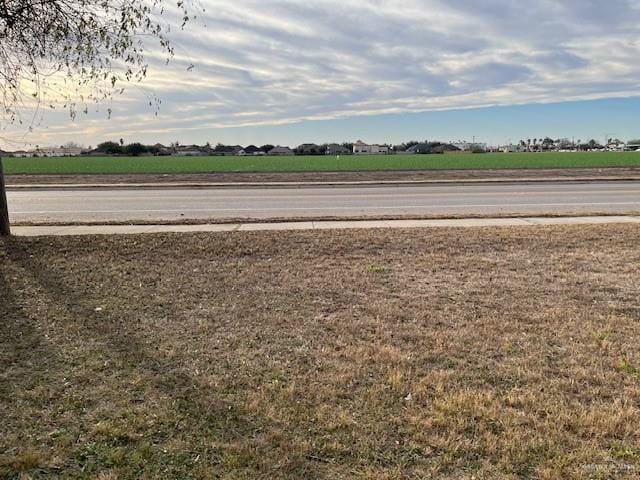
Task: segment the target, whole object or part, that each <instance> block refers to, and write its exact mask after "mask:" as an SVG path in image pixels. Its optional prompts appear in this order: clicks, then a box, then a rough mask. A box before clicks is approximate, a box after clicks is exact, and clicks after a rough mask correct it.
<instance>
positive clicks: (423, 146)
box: [404, 143, 431, 155]
mask: <svg viewBox="0 0 640 480" xmlns="http://www.w3.org/2000/svg"><path fill="white" fill-rule="evenodd" d="M404 153H406V154H408V155H414V154H416V153H431V145H429V144H428V143H417V144H415V145H412V146H411V147H409V148H407V149H406V150H405V152H404Z"/></svg>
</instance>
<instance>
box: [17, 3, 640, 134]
mask: <svg viewBox="0 0 640 480" xmlns="http://www.w3.org/2000/svg"><path fill="white" fill-rule="evenodd" d="M201 3H202V4H203V5H204V6H205V7H206V10H207V13H206V14H205V15H204V16H201V17H200V19H199V20H197V21H195V22H193V23H192V24H190V25H188V27H187V29H186V30H185V31H184V32H179V33H176V32H174V35H175V38H174V41H175V42H176V45H177V47H178V48H177V55H176V58H175V59H174V60H173V61H172V63H170V64H169V66H166V65H164V63H163V61H162V59H161V58H159V57H157V58H156V57H153V58H151V60H152V65H151V68H150V70H149V76H148V79H147V82H146V83H145V85H144V89H139V88H133V89H130V90H128V91H127V92H126V93H125V96H124V98H122V99H118V100H116V101H115V102H114V105H113V108H114V110H115V111H116V118H117V121H114V120H111V121H109V120H107V119H106V118H105V117H106V115H105V114H104V113H99V114H90V115H89V116H88V117H87V118H84V119H83V118H82V117H79V118H78V120H76V124H75V125H73V126H72V127H71V126H70V125H69V124H68V121H67V120H66V118H65V115H64V114H63V113H52V114H47V116H46V117H45V120H44V122H43V124H42V125H41V128H38V129H36V133H34V134H32V135H30V137H29V139H30V141H32V142H33V143H36V142H38V141H39V142H40V143H46V142H54V141H56V140H58V139H59V138H60V137H61V132H64V131H65V128H60V127H65V126H66V128H67V129H68V136H69V137H71V136H74V138H75V139H78V135H79V136H81V137H82V138H80V140H83V141H85V142H94V143H95V142H96V141H97V140H99V139H102V138H106V137H109V136H118V135H120V134H122V132H129V134H131V132H137V133H139V135H140V136H141V137H143V138H149V137H153V138H157V139H158V140H162V138H161V136H160V135H161V134H162V132H171V135H172V136H175V137H176V138H179V137H180V132H181V131H185V132H186V131H189V130H195V129H198V130H202V129H209V128H210V129H215V128H222V127H235V126H238V127H239V126H251V125H278V124H283V123H288V122H297V121H300V120H304V119H332V118H341V117H349V116H356V115H374V114H380V113H399V112H415V111H424V110H438V109H454V108H470V107H477V106H488V105H511V104H524V103H531V102H554V101H565V100H578V99H595V98H607V97H619V96H629V95H636V94H638V92H640V90H639V89H638V87H639V86H640V5H639V4H640V2H639V1H637V0H609V1H608V2H606V3H605V2H602V1H601V0H531V1H529V2H514V1H513V0H483V1H479V0H422V1H420V0H405V1H400V0H372V1H362V0H340V1H337V0H307V1H305V2H304V3H302V2H299V1H298V0H273V1H268V0H234V2H229V1H227V0H201ZM204 25H206V27H205V26H204ZM191 63H193V64H194V65H195V68H194V69H193V70H192V71H190V72H187V71H186V68H187V66H188V65H189V64H191ZM149 91H150V92H153V93H154V94H155V95H157V96H158V97H160V98H161V99H162V100H163V104H162V107H161V109H160V112H159V115H158V116H155V115H154V110H153V109H151V108H148V106H147V103H146V102H145V101H144V98H145V95H146V94H147V93H146V92H149ZM132 100H135V101H132ZM47 125H50V126H51V128H44V127H45V126H47ZM62 136H64V134H62Z"/></svg>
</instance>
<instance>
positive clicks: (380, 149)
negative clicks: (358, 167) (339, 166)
mask: <svg viewBox="0 0 640 480" xmlns="http://www.w3.org/2000/svg"><path fill="white" fill-rule="evenodd" d="M353 153H355V154H356V155H362V154H368V155H386V154H388V153H389V147H388V146H387V145H369V144H367V143H364V142H363V141H362V140H358V141H357V142H356V143H354V144H353Z"/></svg>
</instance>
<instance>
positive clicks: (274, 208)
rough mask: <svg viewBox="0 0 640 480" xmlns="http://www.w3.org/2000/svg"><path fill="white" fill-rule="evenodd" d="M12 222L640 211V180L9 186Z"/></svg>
mask: <svg viewBox="0 0 640 480" xmlns="http://www.w3.org/2000/svg"><path fill="white" fill-rule="evenodd" d="M8 202H9V208H10V216H11V219H12V221H13V222H107V221H108V222H111V221H135V220H144V221H167V220H184V219H202V220H204V219H216V220H220V219H242V218H252V219H254V218H255V219H267V218H299V217H304V218H321V217H345V218H353V217H361V216H366V217H380V216H402V215H425V216H426V215H501V214H525V215H534V214H569V213H578V214H592V213H607V214H637V213H639V212H640V182H632V181H629V182H627V181H619V182H590V183H535V184H479V185H411V186H399V185H380V186H367V187H363V186H341V187H303V188H282V187H279V188H217V189H213V188H205V189H197V188H196V189H188V188H165V189H161V188H157V189H155V188H154V189H121V188H120V189H118V188H96V189H77V188H75V189H73V188H59V189H56V188H52V189H27V190H9V192H8Z"/></svg>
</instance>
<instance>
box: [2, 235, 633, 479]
mask: <svg viewBox="0 0 640 480" xmlns="http://www.w3.org/2000/svg"><path fill="white" fill-rule="evenodd" d="M0 293H1V297H0V477H1V478H20V479H29V478H96V479H101V480H107V479H120V478H123V479H128V478H131V479H134V478H143V479H144V478H149V479H150V478H162V479H165V478H179V479H186V478H231V479H234V478H235V479H244V478H265V479H271V478H292V479H293V478H295V479H298V478H305V479H313V478H327V479H329V478H330V479H340V478H344V479H347V478H349V479H350V478H356V479H358V478H361V479H398V478H415V479H418V478H436V479H472V478H476V479H520V478H532V479H584V478H593V479H625V478H629V479H631V478H639V477H640V341H639V340H640V228H639V227H638V226H633V225H619V226H611V225H607V226H593V227H553V228H549V227H540V228H538V227H521V228H503V229H499V228H491V229H441V230H384V231H382V230H369V231H364V230H363V231H334V232H328V231H324V232H317V231H312V232H288V233H264V232H263V233H232V234H216V235H210V234H189V235H169V234H167V235H148V236H112V237H72V238H40V239H11V240H8V241H4V243H2V242H1V241H0Z"/></svg>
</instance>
